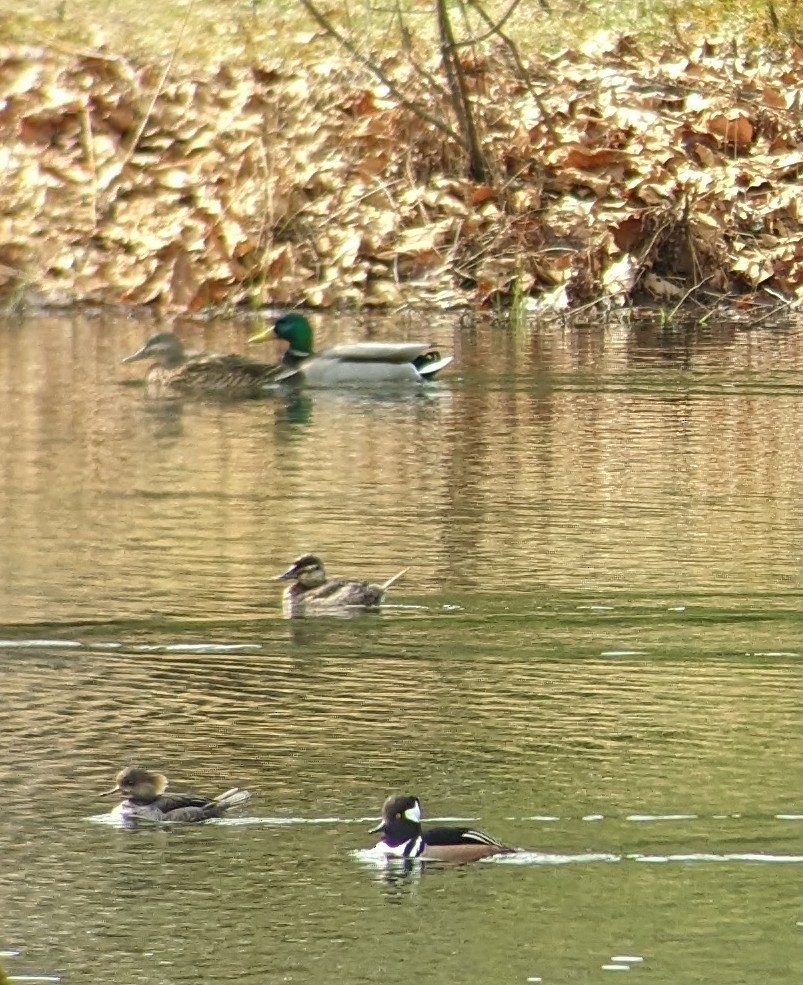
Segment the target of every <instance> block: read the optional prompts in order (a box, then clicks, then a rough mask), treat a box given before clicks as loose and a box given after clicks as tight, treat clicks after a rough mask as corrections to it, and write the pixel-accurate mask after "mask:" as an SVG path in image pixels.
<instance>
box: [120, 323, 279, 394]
mask: <svg viewBox="0 0 803 985" xmlns="http://www.w3.org/2000/svg"><path fill="white" fill-rule="evenodd" d="M139 359H152V360H153V364H152V365H151V367H150V369H149V370H148V372H147V374H146V375H145V386H146V387H147V390H148V393H149V394H150V395H151V396H173V397H179V396H192V395H194V396H204V395H207V396H218V397H229V398H237V397H260V396H264V395H265V387H266V386H267V385H270V384H272V383H274V381H275V376H276V373H277V372H278V370H279V369H281V367H279V366H273V365H271V364H269V363H260V362H256V360H254V359H248V358H247V357H245V356H238V355H235V354H231V355H222V354H220V353H210V352H196V353H187V352H186V351H185V350H184V346H183V345H182V342H181V339H180V338H179V337H178V336H177V335H174V334H173V333H172V332H157V333H156V335H152V336H151V337H150V338H149V339H148V341H147V342H146V343H145V345H143V346H142V348H141V349H138V350H137V351H136V352H134V353H133V354H132V355H130V356H126V357H125V359H124V360H123V362H124V363H133V362H136V361H137V360H139Z"/></svg>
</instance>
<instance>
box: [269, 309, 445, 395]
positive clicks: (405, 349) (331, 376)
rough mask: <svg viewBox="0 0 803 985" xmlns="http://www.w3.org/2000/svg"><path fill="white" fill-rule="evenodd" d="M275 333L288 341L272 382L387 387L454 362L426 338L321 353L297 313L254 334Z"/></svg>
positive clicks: (422, 376)
mask: <svg viewBox="0 0 803 985" xmlns="http://www.w3.org/2000/svg"><path fill="white" fill-rule="evenodd" d="M271 335H276V336H277V337H278V338H280V339H284V341H286V342H287V343H288V348H287V350H286V351H285V353H284V355H283V356H282V366H283V369H282V370H281V371H280V372H279V373H278V375H277V376H276V382H285V381H292V382H293V383H301V384H304V385H306V386H310V387H332V388H336V387H348V386H361V387H365V386H369V387H370V386H387V385H406V384H411V383H416V384H417V383H424V382H426V381H427V380H431V379H432V378H433V377H434V376H435V374H436V373H438V372H440V370H442V369H443V368H444V367H446V366H448V365H449V363H451V362H452V359H453V357H452V356H441V354H440V353H439V352H438V351H437V350H436V349H434V348H433V347H432V345H431V344H430V343H428V342H353V343H349V344H347V345H336V346H333V347H332V348H331V349H326V350H324V351H323V352H314V351H313V348H312V328H311V327H310V324H309V322H308V321H307V319H306V318H305V317H304V316H303V315H301V314H299V313H298V312H290V313H288V314H286V315H282V317H281V318H279V319H278V320H277V321H276V324H275V325H274V326H273V327H272V328H268V329H266V330H265V331H262V332H259V333H258V334H257V335H255V336H253V337H252V338H251V339H250V341H251V342H260V341H263V340H264V339H266V338H268V337H269V336H271Z"/></svg>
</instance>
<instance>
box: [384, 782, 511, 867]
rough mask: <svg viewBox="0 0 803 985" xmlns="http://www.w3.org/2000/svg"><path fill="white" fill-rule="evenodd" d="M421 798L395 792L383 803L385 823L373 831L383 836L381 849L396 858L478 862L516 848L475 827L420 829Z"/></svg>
mask: <svg viewBox="0 0 803 985" xmlns="http://www.w3.org/2000/svg"><path fill="white" fill-rule="evenodd" d="M421 816H422V815H421V801H420V800H419V799H418V797H411V796H409V795H405V794H401V795H395V794H392V795H391V796H390V797H388V799H387V800H386V801H385V803H384V804H383V806H382V822H381V823H380V824H378V825H377V826H376V827H375V828H371V831H372V832H376V831H381V832H382V833H383V835H384V837H383V838H382V840H381V841H380V842H379V843H378V844H377V846H376V848H377V850H378V851H381V852H384V853H385V854H386V855H390V856H392V857H394V858H424V859H433V860H435V861H437V862H476V861H477V859H481V858H486V857H487V856H489V855H511V854H513V853H514V852H515V851H516V849H515V848H508V847H507V846H506V845H502V844H501V843H500V842H498V841H497V840H496V839H495V838H492V837H491V836H490V835H487V834H485V833H484V832H483V831H475V830H474V829H473V828H430V829H429V830H428V831H423V830H422V828H421Z"/></svg>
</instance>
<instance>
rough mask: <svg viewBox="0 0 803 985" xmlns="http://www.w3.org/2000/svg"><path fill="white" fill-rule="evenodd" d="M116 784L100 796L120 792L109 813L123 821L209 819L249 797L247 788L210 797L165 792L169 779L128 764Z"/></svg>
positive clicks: (119, 774)
mask: <svg viewBox="0 0 803 985" xmlns="http://www.w3.org/2000/svg"><path fill="white" fill-rule="evenodd" d="M115 779H116V782H115V785H114V786H113V787H112V788H111V790H105V791H104V792H103V793H102V794H101V796H103V797H108V796H110V795H111V794H115V793H119V794H121V795H122V796H123V797H125V800H123V801H122V803H120V804H118V805H117V807H116V808H115V809H114V811H113V812H112V813H113V814H115V815H117V816H118V817H119V818H120V820H122V821H123V822H124V823H133V822H136V821H183V822H185V823H186V822H192V821H208V820H209V819H210V818H213V817H223V815H224V814H225V813H226V811H228V810H230V809H231V808H232V807H237V806H239V805H240V804H245V803H246V802H247V801H249V800H250V799H251V794H250V793H249V792H248V791H247V790H241V789H240V788H239V787H233V788H232V789H231V790H227V791H226V792H225V793H222V794H220V796H219V797H214V798H212V799H211V800H210V799H209V798H208V797H199V796H198V795H197V794H190V793H165V791H166V790H167V784H168V780H167V777H166V776H165V775H164V773H158V772H155V771H153V770H146V769H142V768H141V767H139V766H127V767H126V768H125V769H124V770H120V772H119V773H118V774H117V776H116V778H115Z"/></svg>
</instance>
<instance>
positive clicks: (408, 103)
mask: <svg viewBox="0 0 803 985" xmlns="http://www.w3.org/2000/svg"><path fill="white" fill-rule="evenodd" d="M299 3H300V4H301V5H302V7H303V8H304V9H305V10H306V11H307V13H308V14H309V15H310V17H312V18H313V20H315V21H316V22H317V23H318V24H320V25H321V27H322V28H323V29H324V30H325V31H326V33H327V34H329V35H331V37H333V38H334V39H335V41H337V43H338V44H340V45H342V47H343V48H345V49H346V51H348V53H349V54H350V55H352V56H353V57H354V58H355V59H356V60H357V61H358V62H360V64H361V65H363V66H364V67H365V68H367V69H368V71H369V72H371V73H372V74H373V75H375V76H376V77H377V78H378V79H379V81H380V82H381V83H382V84H383V85H385V86H387V88H388V90H389V91H390V92H391V93H393V95H394V97H395V98H396V99H397V100H398V101H399V103H400V105H402V106H403V107H404V108H405V109H409V110H410V112H411V113H414V114H415V115H416V116H417V117H418V118H419V119H421V120H424V121H425V122H426V123H429V124H431V125H432V126H433V127H435V129H436V130H438V131H439V132H440V133H442V134H444V136H446V137H448V138H449V139H450V140H453V141H454V142H455V143H456V144H457V145H458V146H459V147H460V148H461V149H462V150H464V151H465V152H466V153H470V148H469V146H468V142H467V141H466V140H465V139H464V138H463V137H461V136H460V134H459V133H457V132H456V131H455V130H453V129H452V128H451V127H450V126H449V124H448V123H444V121H443V120H440V119H438V117H436V116H433V115H432V114H431V113H429V112H427V110H425V109H423V108H422V107H421V106H419V104H418V103H416V102H413V100H412V99H408V98H407V97H406V96H405V95H404V93H403V92H402V91H401V90H400V89H399V88H398V86H397V85H396V84H395V82H393V80H392V79H391V78H390V77H389V76H388V75H386V74H385V72H383V71H382V69H381V68H380V66H379V65H377V63H376V62H375V61H373V59H371V58H369V57H368V56H367V55H364V54H363V53H362V51H360V49H359V48H358V47H357V45H356V44H354V42H353V41H352V40H351V39H350V38H348V37H346V35H345V34H341V33H340V31H338V29H337V28H336V27H335V25H334V24H333V23H332V22H331V21H330V20H329V18H328V17H327V16H326V14H324V13H323V12H322V11H321V10H319V9H318V8H317V7H316V6H315V4H314V3H313V2H312V0H299Z"/></svg>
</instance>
